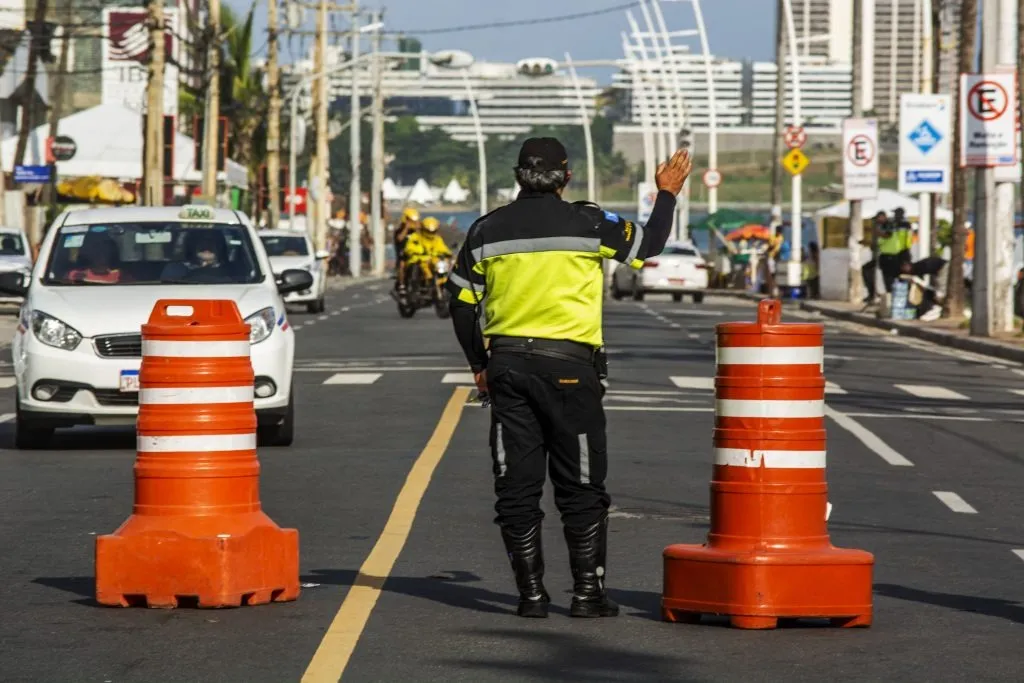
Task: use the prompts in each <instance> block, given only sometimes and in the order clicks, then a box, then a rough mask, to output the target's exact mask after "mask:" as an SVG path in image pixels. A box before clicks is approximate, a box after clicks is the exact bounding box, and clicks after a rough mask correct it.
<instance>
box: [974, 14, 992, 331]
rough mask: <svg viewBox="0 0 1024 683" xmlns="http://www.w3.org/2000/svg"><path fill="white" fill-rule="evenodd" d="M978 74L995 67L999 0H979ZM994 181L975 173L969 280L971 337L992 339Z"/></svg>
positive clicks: (988, 174) (986, 170)
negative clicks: (971, 255) (972, 241)
mask: <svg viewBox="0 0 1024 683" xmlns="http://www.w3.org/2000/svg"><path fill="white" fill-rule="evenodd" d="M981 3H982V4H981V46H980V50H979V52H980V57H981V60H980V61H981V73H992V72H993V71H995V66H996V57H997V56H998V55H997V54H996V44H997V38H996V32H997V31H998V30H999V0H981ZM995 199H996V178H995V171H994V169H992V168H977V169H975V170H974V218H975V220H974V271H973V275H974V277H973V278H972V281H971V334H972V335H978V336H982V337H988V336H991V334H992V332H993V331H994V329H995V291H994V289H995V281H996V278H995V262H996V259H997V258H998V254H997V244H998V241H997V238H998V228H997V221H998V218H997V216H996V215H995V214H996V205H995Z"/></svg>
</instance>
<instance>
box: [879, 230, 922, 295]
mask: <svg viewBox="0 0 1024 683" xmlns="http://www.w3.org/2000/svg"><path fill="white" fill-rule="evenodd" d="M897 218H898V217H897ZM913 241H914V235H913V232H912V231H911V229H910V224H909V223H907V222H906V221H900V220H894V221H892V222H887V223H885V224H884V225H883V226H882V234H881V235H879V238H878V265H879V267H880V268H881V269H882V282H884V283H885V291H886V292H892V283H893V282H894V281H895V280H896V278H898V277H899V276H900V268H901V267H902V266H903V264H905V263H906V264H909V263H910V262H911V261H912V259H911V255H910V248H911V245H913Z"/></svg>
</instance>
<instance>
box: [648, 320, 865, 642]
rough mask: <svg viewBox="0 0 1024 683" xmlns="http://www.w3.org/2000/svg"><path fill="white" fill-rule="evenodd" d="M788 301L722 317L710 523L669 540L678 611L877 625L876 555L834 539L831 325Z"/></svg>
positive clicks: (750, 621)
mask: <svg viewBox="0 0 1024 683" xmlns="http://www.w3.org/2000/svg"><path fill="white" fill-rule="evenodd" d="M781 312H782V306H781V303H780V302H779V301H778V300H766V301H762V302H761V303H760V305H759V307H758V317H757V322H755V323H724V324H721V325H719V326H718V328H717V336H718V344H717V352H716V356H717V370H716V377H715V429H714V439H713V442H714V443H713V446H714V467H713V470H712V480H711V530H710V532H709V533H708V537H707V542H706V543H705V544H704V545H699V546H698V545H671V546H669V547H667V548H665V550H664V553H663V558H664V591H663V594H662V614H663V616H664V618H665V619H666V620H668V621H685V622H695V621H698V620H699V619H700V616H701V615H702V614H718V615H727V616H728V617H729V619H730V622H731V623H732V625H733V626H735V627H737V628H774V627H775V626H776V625H777V622H778V619H779V618H787V619H793V618H829V619H831V620H832V623H833V624H836V625H841V626H869V625H870V624H871V615H872V604H871V581H872V571H873V567H874V557H873V556H872V555H871V553H868V552H865V551H862V550H852V549H845V548H836V547H834V546H832V544H831V542H830V540H829V535H828V529H827V517H828V515H827V512H826V507H827V505H828V500H827V495H828V484H827V481H826V476H825V465H826V458H825V452H826V448H825V441H826V439H825V377H824V374H823V367H824V329H823V326H822V325H819V324H812V323H797V324H792V323H789V324H783V323H782V322H781Z"/></svg>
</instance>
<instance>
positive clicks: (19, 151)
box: [14, 0, 47, 166]
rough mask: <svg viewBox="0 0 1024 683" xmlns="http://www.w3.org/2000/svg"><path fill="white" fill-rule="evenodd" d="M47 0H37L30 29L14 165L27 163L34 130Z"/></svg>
mask: <svg viewBox="0 0 1024 683" xmlns="http://www.w3.org/2000/svg"><path fill="white" fill-rule="evenodd" d="M46 7H47V0H37V2H36V12H35V18H34V23H33V27H34V28H35V31H29V41H28V69H27V70H26V71H25V85H24V88H23V94H22V98H23V99H22V105H21V128H20V130H19V132H18V146H17V148H16V149H15V152H14V165H15V166H21V165H22V164H23V163H25V148H26V147H28V135H29V133H30V132H32V110H33V109H34V108H35V107H34V105H35V100H36V74H37V73H38V72H39V44H40V43H41V42H42V40H43V37H42V35H41V33H42V28H43V23H44V22H45V21H46Z"/></svg>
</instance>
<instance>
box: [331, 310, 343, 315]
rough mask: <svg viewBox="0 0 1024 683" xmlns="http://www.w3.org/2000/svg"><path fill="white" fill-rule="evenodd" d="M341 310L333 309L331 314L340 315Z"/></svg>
mask: <svg viewBox="0 0 1024 683" xmlns="http://www.w3.org/2000/svg"><path fill="white" fill-rule="evenodd" d="M340 314H341V311H331V315H340Z"/></svg>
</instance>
